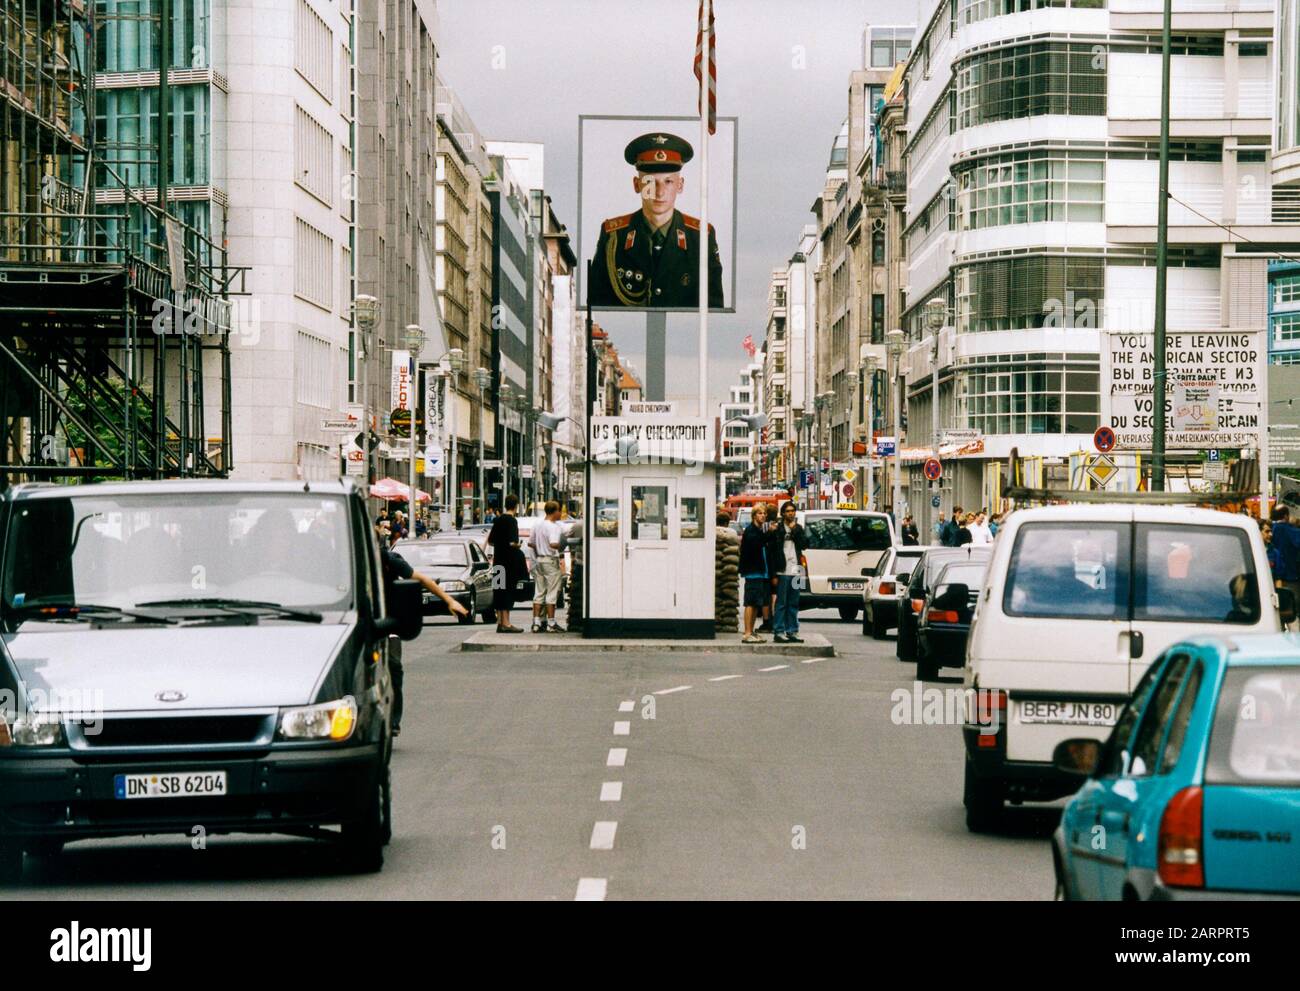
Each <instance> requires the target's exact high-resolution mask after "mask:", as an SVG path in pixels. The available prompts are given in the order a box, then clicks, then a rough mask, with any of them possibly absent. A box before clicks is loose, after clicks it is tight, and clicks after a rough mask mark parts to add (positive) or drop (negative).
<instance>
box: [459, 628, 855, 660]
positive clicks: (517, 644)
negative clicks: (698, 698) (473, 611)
mask: <svg viewBox="0 0 1300 991" xmlns="http://www.w3.org/2000/svg"><path fill="white" fill-rule="evenodd" d="M801 636H802V637H803V640H804V642H803V643H773V642H772V639H771V638H770V637H765V638H764V639H765V641H766V642H765V643H761V644H748V643H741V642H740V634H739V633H719V634H718V635H717V637H716V638H715V639H713V640H648V639H642V640H603V639H592V640H584V639H583V637H582V634H581V633H498V632H497V631H496V630H483V631H481V632H479V633H475V634H474V635H473V636H472V637H470V638H469V639H468V640H465V641H464V642H463V643H462V644H461V645H460V649H461V650H465V651H478V652H498V653H499V652H506V651H532V652H535V653H542V652H560V651H567V652H569V653H598V652H604V651H632V652H634V653H638V654H667V653H690V654H720V653H728V654H756V655H759V656H762V657H834V656H835V647H834V646H833V645H832V644H831V642H830V641H829V640H827V639H826V638H825V637H824V636H822V635H821V634H820V633H805V634H801Z"/></svg>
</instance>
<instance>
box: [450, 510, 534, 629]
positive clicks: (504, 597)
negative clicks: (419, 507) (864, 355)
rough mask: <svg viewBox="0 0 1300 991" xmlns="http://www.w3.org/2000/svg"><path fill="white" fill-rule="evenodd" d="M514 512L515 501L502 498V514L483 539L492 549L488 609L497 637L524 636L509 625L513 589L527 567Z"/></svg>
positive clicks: (522, 577)
mask: <svg viewBox="0 0 1300 991" xmlns="http://www.w3.org/2000/svg"><path fill="white" fill-rule="evenodd" d="M518 509H519V497H518V496H516V495H514V494H513V493H512V494H511V495H508V496H506V511H505V512H504V513H502V514H501V515H500V516H498V517H497V518H496V519H495V520H494V521H493V522H492V530H491V531H490V532H489V533H488V538H487V543H488V546H489V547H491V548H492V608H493V609H494V610H496V614H497V632H498V633H523V632H524V631H523V630H522V629H520V628H519V627H517V626H511V625H510V610H511V609H512V608H513V607H514V604H515V588H516V587H518V585H519V583H520V582H521V581H523V580H524V578H525V577H527V575H528V563H527V562H526V561H525V560H524V552H523V550H522V549H520V546H519V521H518V520H516V519H515V514H516V512H517V511H518ZM457 528H458V529H459V522H458V523H457Z"/></svg>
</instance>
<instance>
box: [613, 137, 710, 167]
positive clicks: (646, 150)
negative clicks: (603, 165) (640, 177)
mask: <svg viewBox="0 0 1300 991" xmlns="http://www.w3.org/2000/svg"><path fill="white" fill-rule="evenodd" d="M694 156H695V149H694V148H692V147H691V146H690V144H689V143H688V142H686V141H684V140H682V139H681V138H679V137H678V136H677V135H675V134H669V133H668V132H667V131H657V132H654V133H652V134H643V135H641V136H640V137H639V138H633V139H632V140H631V141H630V142H629V143H628V146H627V148H626V149H624V151H623V157H624V158H625V159H627V164H628V165H633V166H636V169H637V171H638V172H680V171H681V168H682V166H683V165H685V164H686V163H687V162H689V161H690V160H691V159H692V158H693V157H694Z"/></svg>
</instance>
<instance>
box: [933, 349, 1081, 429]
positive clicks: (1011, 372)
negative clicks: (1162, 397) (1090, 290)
mask: <svg viewBox="0 0 1300 991" xmlns="http://www.w3.org/2000/svg"><path fill="white" fill-rule="evenodd" d="M958 374H959V379H960V381H959V386H958V417H959V420H961V421H962V422H964V425H965V426H967V427H971V428H974V429H976V430H981V431H983V432H984V433H985V434H1060V433H1067V434H1082V433H1091V432H1092V431H1093V430H1094V429H1095V428H1096V426H1097V423H1098V419H1097V418H1098V417H1099V416H1100V400H1099V398H1098V395H1099V387H1100V377H1101V376H1100V370H1099V363H1098V359H1097V358H1096V357H1095V356H1091V355H1072V354H1045V353H1040V354H1007V355H996V356H988V357H979V358H973V359H970V360H968V361H967V362H966V363H965V364H964V365H963V366H962V367H960V368H959V370H958Z"/></svg>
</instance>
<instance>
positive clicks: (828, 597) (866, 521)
mask: <svg viewBox="0 0 1300 991" xmlns="http://www.w3.org/2000/svg"><path fill="white" fill-rule="evenodd" d="M796 518H797V519H798V521H799V522H800V523H801V524H802V525H803V528H804V530H805V532H806V533H807V535H808V550H807V552H806V556H807V558H808V587H807V588H806V589H804V590H803V592H802V593H801V594H800V596H799V611H800V612H802V611H803V610H805V609H838V610H839V611H840V619H843V620H847V621H850V622H851V621H852V620H854V619H855V618H857V615H858V610H859V609H861V608H862V596H863V593H864V592H865V591H866V588H867V579H866V577H864V576H863V574H862V572H863V569H864V568H865V569H870V570H874V569H875V567H876V565H877V564H878V563H879V561H880V558H881V557H882V556H883V555H884V553H885V551H887V550H889V549H890V548H891V547H893V546H894V545H895V544H896V543H897V540H896V537H895V534H894V521H893V520H891V519H890V518H889V516H888V515H887V514H885V513H872V512H867V511H865V510H857V509H806V510H802V511H801V512H800V513H799V514H798V516H797V517H796Z"/></svg>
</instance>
